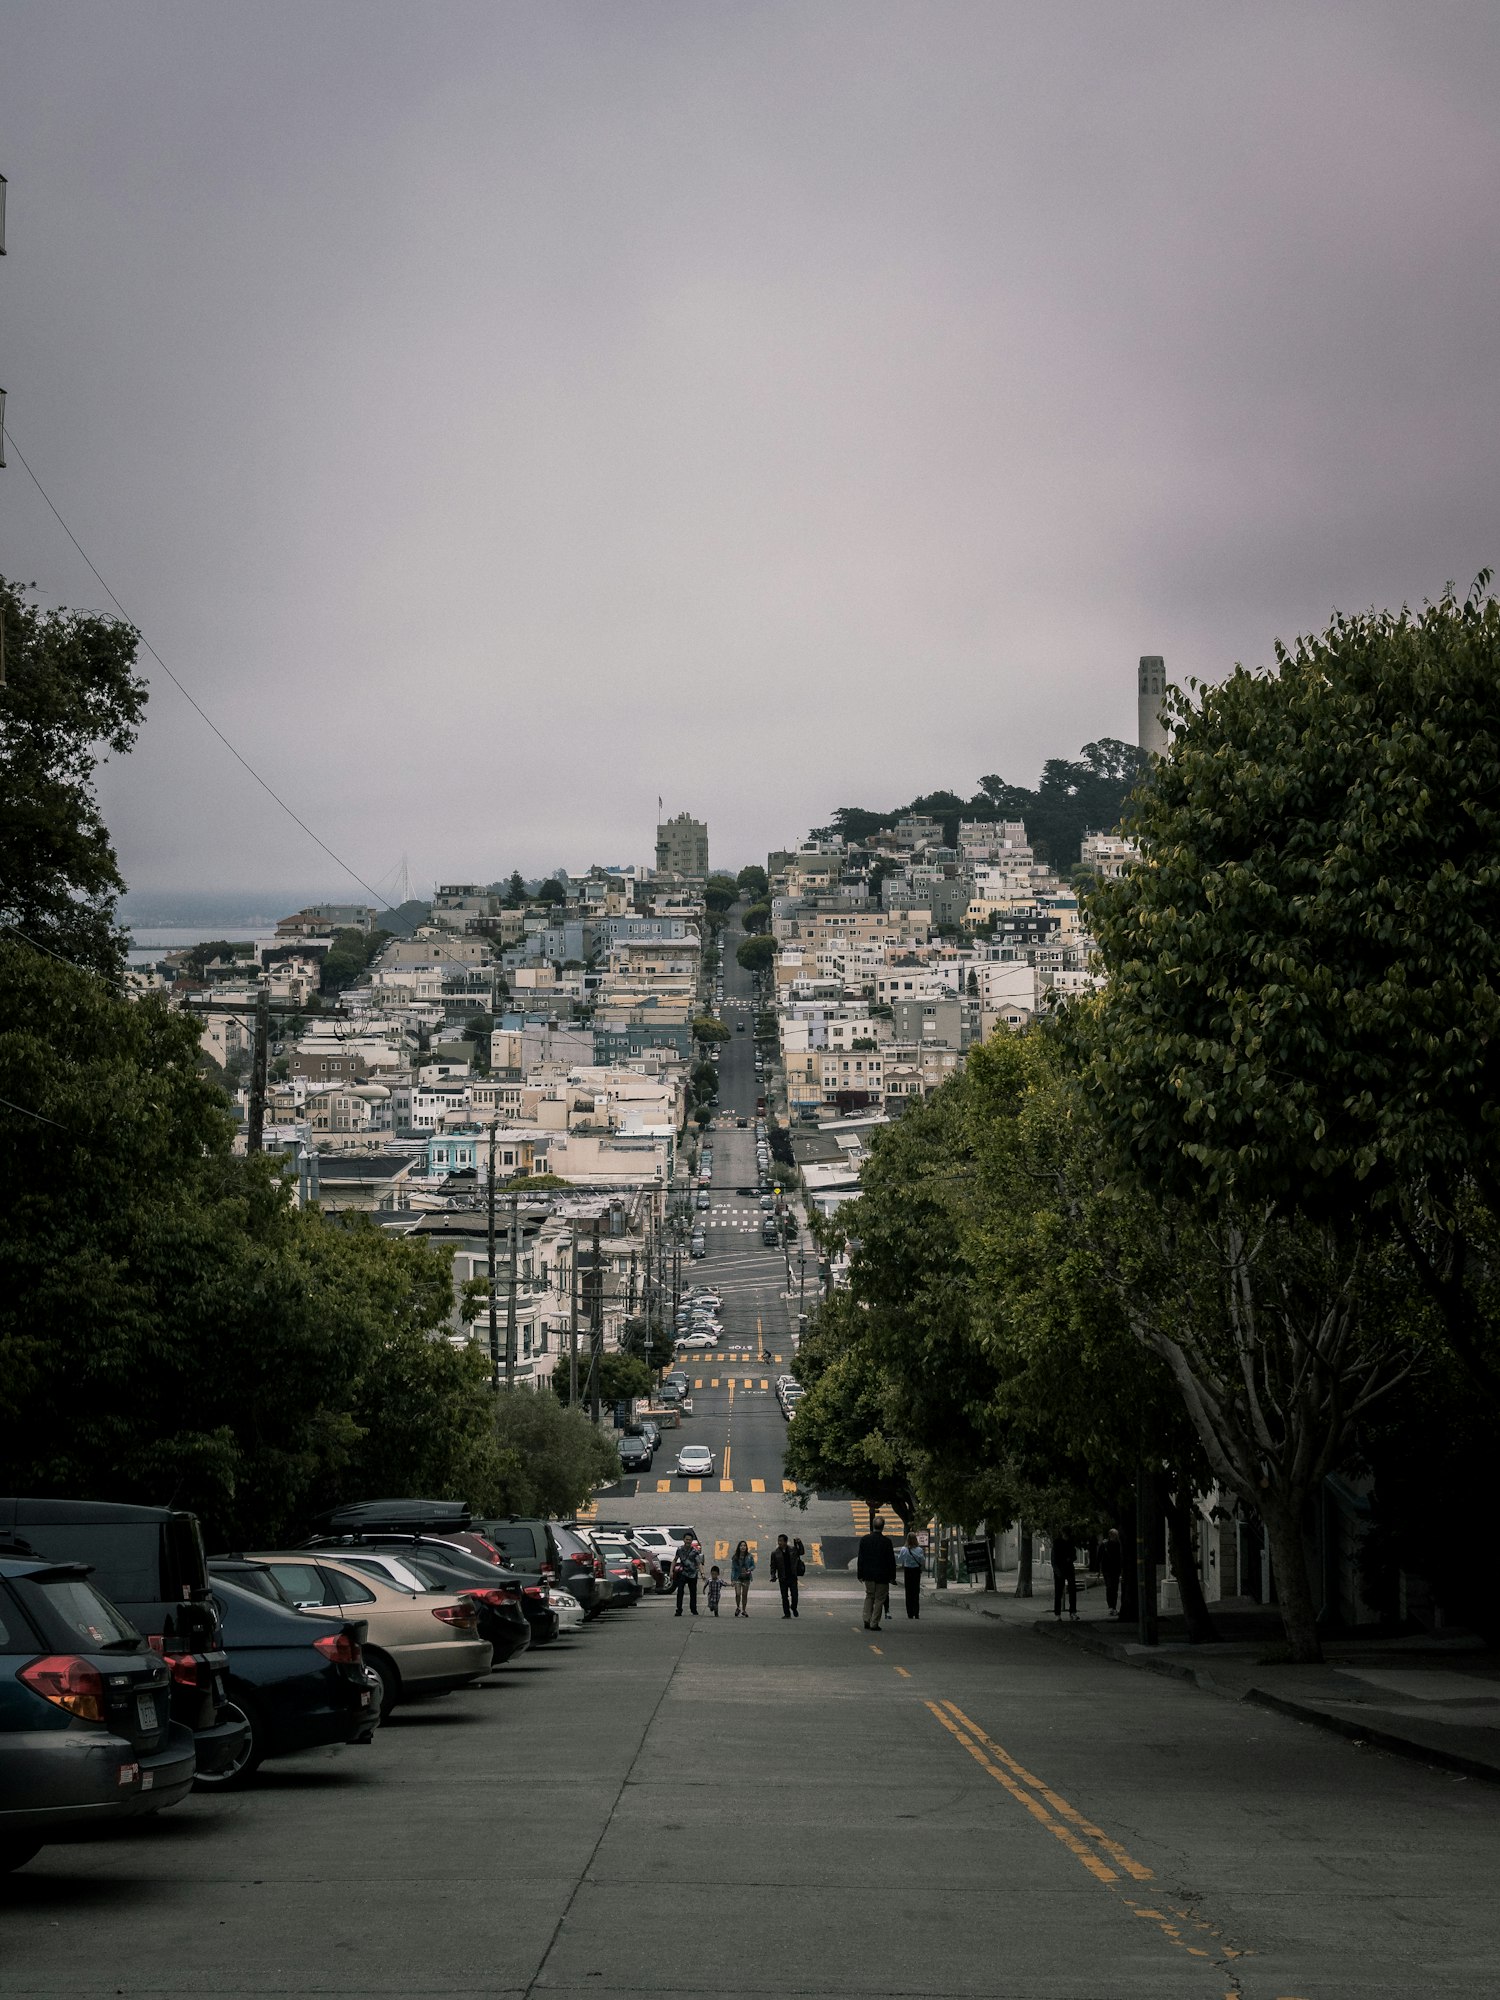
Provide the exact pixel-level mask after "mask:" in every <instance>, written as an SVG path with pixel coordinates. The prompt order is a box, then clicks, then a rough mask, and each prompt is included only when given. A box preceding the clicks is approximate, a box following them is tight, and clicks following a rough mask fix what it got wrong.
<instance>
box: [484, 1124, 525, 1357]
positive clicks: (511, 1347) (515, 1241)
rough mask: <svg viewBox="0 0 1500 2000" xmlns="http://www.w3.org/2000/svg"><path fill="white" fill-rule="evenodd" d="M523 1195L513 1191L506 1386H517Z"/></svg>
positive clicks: (492, 1160)
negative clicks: (518, 1298) (518, 1288)
mask: <svg viewBox="0 0 1500 2000" xmlns="http://www.w3.org/2000/svg"><path fill="white" fill-rule="evenodd" d="M490 1134H491V1136H490V1173H491V1180H490V1214H491V1215H493V1214H494V1212H495V1194H494V1179H493V1176H494V1167H495V1155H494V1145H495V1140H494V1127H493V1126H491V1128H490ZM520 1199H521V1197H520V1196H519V1195H518V1194H515V1193H512V1195H511V1198H510V1289H509V1291H508V1293H507V1294H506V1300H505V1386H506V1388H507V1389H514V1388H515V1386H516V1273H517V1269H518V1267H519V1265H520V1262H521V1226H520V1211H519V1207H518V1204H519V1202H520Z"/></svg>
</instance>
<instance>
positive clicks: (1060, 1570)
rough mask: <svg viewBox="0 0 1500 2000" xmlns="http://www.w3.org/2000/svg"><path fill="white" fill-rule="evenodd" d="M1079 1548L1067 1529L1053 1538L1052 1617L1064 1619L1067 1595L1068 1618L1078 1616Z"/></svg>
mask: <svg viewBox="0 0 1500 2000" xmlns="http://www.w3.org/2000/svg"><path fill="white" fill-rule="evenodd" d="M1077 1564H1078V1548H1077V1545H1076V1543H1075V1542H1074V1540H1073V1537H1072V1536H1071V1535H1070V1534H1069V1533H1068V1531H1067V1529H1066V1528H1063V1529H1061V1530H1060V1531H1059V1532H1058V1533H1057V1534H1055V1535H1054V1536H1053V1537H1052V1616H1053V1617H1054V1618H1061V1617H1062V1610H1063V1594H1064V1592H1066V1593H1067V1599H1068V1616H1069V1617H1070V1618H1076V1617H1077V1616H1078V1568H1077Z"/></svg>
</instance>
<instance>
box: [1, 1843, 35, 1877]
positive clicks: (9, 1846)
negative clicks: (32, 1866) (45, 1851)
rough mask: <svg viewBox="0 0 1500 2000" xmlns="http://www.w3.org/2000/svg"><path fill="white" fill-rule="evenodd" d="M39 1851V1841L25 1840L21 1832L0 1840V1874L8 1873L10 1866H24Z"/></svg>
mask: <svg viewBox="0 0 1500 2000" xmlns="http://www.w3.org/2000/svg"><path fill="white" fill-rule="evenodd" d="M41 1851H42V1843H41V1841H39V1840H27V1839H26V1838H24V1837H23V1836H22V1835H21V1834H17V1835H16V1836H15V1837H14V1839H11V1840H0V1875H8V1874H9V1873H10V1871H11V1869H12V1868H24V1867H25V1866H26V1864H27V1862H28V1861H29V1860H30V1859H31V1857H32V1856H33V1855H34V1854H40V1853H41Z"/></svg>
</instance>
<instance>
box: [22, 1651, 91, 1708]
mask: <svg viewBox="0 0 1500 2000" xmlns="http://www.w3.org/2000/svg"><path fill="white" fill-rule="evenodd" d="M16 1679H17V1680H18V1681H24V1682H25V1684H26V1686H27V1687H29V1688H30V1689H31V1691H32V1693H33V1694H39V1695H40V1696H41V1697H42V1699H43V1700H44V1701H50V1702H53V1703H55V1704H56V1706H57V1707H58V1708H65V1709H66V1710H67V1711H68V1713H69V1715H76V1716H77V1717H78V1718H79V1720H80V1721H82V1722H102V1721H103V1720H104V1677H103V1675H102V1674H101V1673H100V1672H99V1669H98V1668H97V1667H95V1666H91V1665H90V1664H89V1662H88V1661H87V1660H80V1659H79V1657H78V1655H77V1654H76V1653H48V1654H47V1656H46V1658H45V1659H41V1660H33V1661H32V1663H31V1665H30V1666H29V1667H22V1669H21V1671H20V1672H19V1673H18V1674H17V1675H16Z"/></svg>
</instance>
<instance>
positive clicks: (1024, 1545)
mask: <svg viewBox="0 0 1500 2000" xmlns="http://www.w3.org/2000/svg"><path fill="white" fill-rule="evenodd" d="M1017 1540H1018V1543H1019V1547H1018V1550H1017V1554H1016V1595H1017V1597H1030V1595H1031V1530H1030V1528H1028V1527H1027V1525H1026V1523H1025V1522H1024V1521H1023V1522H1022V1523H1021V1532H1020V1534H1019V1536H1018V1537H1017Z"/></svg>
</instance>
